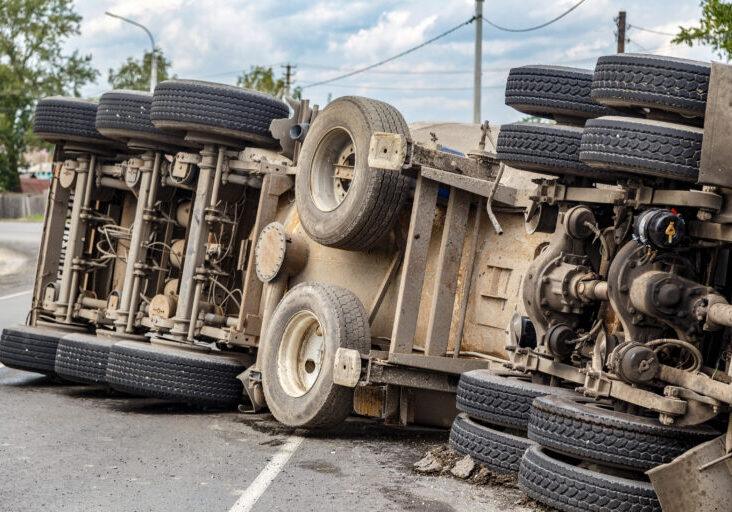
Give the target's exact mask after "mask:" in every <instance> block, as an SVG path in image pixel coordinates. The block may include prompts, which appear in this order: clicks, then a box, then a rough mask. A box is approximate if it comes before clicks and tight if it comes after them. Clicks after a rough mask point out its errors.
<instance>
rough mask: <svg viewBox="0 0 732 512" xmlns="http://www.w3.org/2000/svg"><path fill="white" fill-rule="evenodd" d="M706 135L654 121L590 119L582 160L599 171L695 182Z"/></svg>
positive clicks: (675, 125) (681, 126)
mask: <svg viewBox="0 0 732 512" xmlns="http://www.w3.org/2000/svg"><path fill="white" fill-rule="evenodd" d="M703 133H704V131H703V130H702V129H701V128H695V127H692V126H686V125H681V124H674V123H666V122H663V121H654V120H650V119H630V118H627V117H615V116H611V117H600V118H598V119H590V120H589V121H587V124H586V125H585V130H584V133H583V134H582V144H581V147H580V151H579V159H580V160H581V161H582V162H584V163H585V164H587V165H590V166H592V167H593V168H594V169H597V170H608V169H612V170H617V171H624V172H626V173H633V174H640V175H644V176H658V177H661V178H669V179H675V180H681V181H690V182H695V181H696V180H697V177H698V175H699V161H700V159H701V150H702V136H703Z"/></svg>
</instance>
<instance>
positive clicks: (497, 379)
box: [456, 370, 574, 430]
mask: <svg viewBox="0 0 732 512" xmlns="http://www.w3.org/2000/svg"><path fill="white" fill-rule="evenodd" d="M555 393H571V394H574V391H572V390H569V389H564V388H558V387H552V386H544V385H542V384H534V383H533V382H531V380H530V377H529V376H527V377H523V376H517V375H509V374H497V373H494V372H491V371H489V370H472V371H469V372H465V373H463V374H461V375H460V380H459V381H458V388H457V399H456V401H457V408H458V410H460V411H462V412H465V413H467V414H469V415H470V416H471V417H473V418H477V419H479V420H481V421H483V422H486V423H490V424H492V425H500V426H503V427H509V428H515V429H519V430H526V429H527V428H528V424H529V413H530V411H531V402H533V400H534V398H536V397H538V396H544V395H551V394H555Z"/></svg>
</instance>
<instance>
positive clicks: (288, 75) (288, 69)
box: [282, 62, 297, 97]
mask: <svg viewBox="0 0 732 512" xmlns="http://www.w3.org/2000/svg"><path fill="white" fill-rule="evenodd" d="M282 67H283V68H285V97H287V96H289V95H290V87H291V86H292V70H293V69H295V68H296V67H297V66H293V65H292V64H290V63H289V62H288V63H287V64H285V65H284V66H282Z"/></svg>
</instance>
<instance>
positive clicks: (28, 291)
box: [0, 290, 33, 300]
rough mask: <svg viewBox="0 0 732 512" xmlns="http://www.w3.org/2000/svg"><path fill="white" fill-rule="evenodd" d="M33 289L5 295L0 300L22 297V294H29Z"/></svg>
mask: <svg viewBox="0 0 732 512" xmlns="http://www.w3.org/2000/svg"><path fill="white" fill-rule="evenodd" d="M32 291H33V290H25V291H23V292H18V293H11V294H10V295H4V296H3V297H0V300H5V299H14V298H15V297H20V296H22V295H28V294H29V293H31V292H32Z"/></svg>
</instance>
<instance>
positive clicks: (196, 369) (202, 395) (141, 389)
mask: <svg viewBox="0 0 732 512" xmlns="http://www.w3.org/2000/svg"><path fill="white" fill-rule="evenodd" d="M245 369H246V367H245V365H244V364H243V363H242V362H240V361H239V360H237V359H234V358H232V357H229V356H226V355H214V354H212V353H206V352H196V351H193V350H186V349H183V348H176V347H171V346H165V345H157V344H151V343H141V342H135V341H122V342H119V343H115V344H114V345H113V346H112V348H111V350H110V352H109V361H108V363H107V374H106V380H107V383H108V384H109V385H111V386H112V387H113V388H114V389H116V390H118V391H124V392H125V393H130V394H133V395H141V396H148V397H152V398H160V399H163V400H173V401H176V402H182V403H187V404H190V405H195V406H200V407H214V408H220V409H232V408H234V407H236V406H237V405H238V404H239V401H240V400H241V397H242V391H243V387H242V383H241V381H240V380H238V379H237V378H236V376H237V375H239V374H240V373H242V372H243V371H244V370H245Z"/></svg>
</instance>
